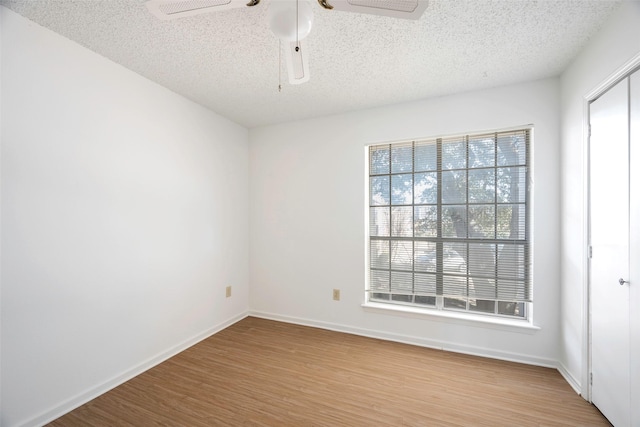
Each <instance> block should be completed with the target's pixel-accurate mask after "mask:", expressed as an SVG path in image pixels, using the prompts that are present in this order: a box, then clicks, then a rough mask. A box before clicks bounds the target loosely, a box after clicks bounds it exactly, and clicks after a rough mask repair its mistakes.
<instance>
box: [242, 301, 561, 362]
mask: <svg viewBox="0 0 640 427" xmlns="http://www.w3.org/2000/svg"><path fill="white" fill-rule="evenodd" d="M249 316H253V317H259V318H262V319H269V320H277V321H280V322H286V323H293V324H296V325H302V326H311V327H314V328H320V329H327V330H330V331H336V332H344V333H347V334H353V335H360V336H364V337H369V338H378V339H382V340H387V341H395V342H399V343H403V344H411V345H417V346H420V347H428V348H433V349H438V350H445V351H451V352H455V353H463V354H469V355H472V356H481V357H489V358H491V359H499V360H505V361H509V362H518V363H525V364H527V365H535V366H543V367H545V368H557V366H558V362H557V361H556V360H554V359H548V358H543V357H536V356H530V355H527V354H520V353H511V352H506V351H501V350H495V349H491V348H485V347H475V346H471V345H465V344H460V343H454V342H449V341H441V340H432V339H428V338H422V337H416V336H411V335H403V334H395V333H389V332H381V331H376V330H371V329H364V328H356V327H352V326H347V325H341V324H337V323H330V322H321V321H316V320H310V319H304V318H299V317H292V316H282V315H279V314H273V313H265V312H261V311H251V312H249Z"/></svg>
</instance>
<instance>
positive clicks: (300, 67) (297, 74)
mask: <svg viewBox="0 0 640 427" xmlns="http://www.w3.org/2000/svg"><path fill="white" fill-rule="evenodd" d="M283 43H284V45H283V47H284V56H285V59H286V62H287V71H288V73H289V83H291V84H292V85H297V84H300V83H305V82H308V81H309V55H308V53H307V49H306V46H305V44H304V43H303V41H302V40H300V41H298V42H295V41H294V42H290V43H289V42H283ZM296 47H297V48H298V49H296Z"/></svg>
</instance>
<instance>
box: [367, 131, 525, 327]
mask: <svg viewBox="0 0 640 427" xmlns="http://www.w3.org/2000/svg"><path fill="white" fill-rule="evenodd" d="M530 133H531V131H530V129H523V130H517V131H505V132H496V133H491V134H483V135H467V136H462V137H455V138H438V139H431V140H423V141H412V142H403V143H395V144H384V145H375V146H371V147H369V245H368V246H369V275H368V276H369V281H368V282H369V283H368V286H367V295H368V299H369V301H371V302H383V303H395V304H410V305H416V306H421V307H430V308H434V309H440V310H463V311H469V312H476V313H486V314H493V315H496V316H508V317H516V318H526V317H527V314H526V309H527V306H528V303H530V302H531V301H532V295H531V280H530V275H531V274H530V268H531V266H530V262H529V260H530V247H529V235H530V233H529V215H528V209H529V204H528V201H529V195H528V185H527V183H528V174H529V147H530Z"/></svg>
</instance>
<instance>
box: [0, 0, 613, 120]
mask: <svg viewBox="0 0 640 427" xmlns="http://www.w3.org/2000/svg"><path fill="white" fill-rule="evenodd" d="M270 1H277V0H262V2H261V3H260V5H258V6H256V7H254V8H242V9H232V10H226V11H217V12H214V13H210V14H204V15H198V16H192V17H187V18H182V19H177V20H171V21H161V20H158V19H157V18H155V17H154V16H152V15H151V14H150V13H149V12H148V10H147V8H146V7H145V5H144V3H145V1H144V0H0V4H2V5H4V6H6V7H8V8H9V9H12V10H13V11H15V12H17V13H19V14H21V15H23V16H24V17H26V18H28V19H30V20H32V21H35V22H36V23H38V24H40V25H42V26H44V27H47V28H49V29H51V30H53V31H55V32H56V33H59V34H61V35H63V36H65V37H67V38H69V39H71V40H74V41H76V42H77V43H79V44H81V45H83V46H85V47H87V48H89V49H91V50H93V51H94V52H97V53H99V54H100V55H103V56H105V57H107V58H109V59H111V60H113V61H115V62H117V63H119V64H121V65H123V66H125V67H127V68H129V69H131V70H133V71H135V72H137V73H139V74H141V75H143V76H145V77H147V78H149V79H150V80H153V81H156V82H158V83H159V84H161V85H163V86H165V87H167V88H169V89H171V90H173V91H175V92H177V93H179V94H182V95H184V96H185V97H187V98H189V99H192V100H193V101H195V102H197V103H200V104H202V105H204V106H206V107H208V108H210V109H211V110H213V111H215V112H217V113H219V114H221V115H223V116H225V117H227V118H229V119H231V120H233V121H235V122H237V123H239V124H241V125H243V126H246V127H249V128H251V127H256V126H261V125H267V124H273V123H279V122H285V121H290V120H296V119H303V118H309V117H315V116H322V115H328V114H334V113H341V112H346V111H351V110H357V109H364V108H370V107H376V106H382V105H389V104H395V103H399V102H405V101H411V100H417V99H422V98H427V97H433V96H440V95H446V94H452V93H458V92H464V91H469V90H475V89H481V88H487V87H492V86H500V85H504V84H510V83H517V82H522V81H530V80H535V79H540V78H545V77H550V76H557V75H559V74H560V73H561V72H562V71H563V70H564V68H565V67H566V66H567V65H568V64H569V63H570V61H571V60H572V59H573V57H574V56H575V55H577V53H578V52H579V51H580V49H581V48H582V47H583V46H584V45H585V44H586V43H587V41H588V40H589V38H590V37H592V36H593V35H594V34H595V33H596V31H597V30H598V29H599V28H600V27H601V25H602V24H603V23H604V21H605V20H606V18H607V17H608V16H609V15H610V13H611V12H612V11H613V10H614V9H615V8H616V7H617V6H619V4H620V1H619V0H616V1H608V0H595V1H592V0H577V1H564V0H561V1H555V0H538V1H535V0H510V1H493V0H431V1H430V2H429V7H428V8H427V9H426V11H425V13H424V15H423V16H422V18H421V19H420V20H417V21H411V20H402V19H395V18H388V17H380V16H374V15H363V14H353V13H347V12H338V11H328V10H324V9H322V8H320V7H319V6H318V4H317V2H315V1H314V4H313V5H312V6H313V11H314V23H313V28H312V30H311V34H310V35H309V36H308V37H307V39H306V42H307V50H308V52H309V56H310V60H309V63H310V74H311V80H310V81H309V82H308V83H304V84H301V85H295V86H293V85H289V83H288V80H287V73H286V64H284V58H283V59H282V65H281V66H279V55H278V52H279V47H278V40H277V39H276V38H275V36H274V35H273V34H272V33H271V32H270V30H269V28H268V22H267V21H268V19H267V12H266V10H267V8H268V6H269V3H270ZM279 70H281V73H279ZM280 74H281V77H279V75H280ZM279 81H282V91H280V92H279V91H278V84H279Z"/></svg>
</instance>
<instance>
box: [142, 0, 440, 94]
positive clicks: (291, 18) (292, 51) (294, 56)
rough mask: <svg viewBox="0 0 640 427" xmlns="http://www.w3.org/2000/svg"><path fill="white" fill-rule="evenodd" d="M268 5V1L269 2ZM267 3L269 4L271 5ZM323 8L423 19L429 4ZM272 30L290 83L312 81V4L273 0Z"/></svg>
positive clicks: (199, 7)
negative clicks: (309, 48) (309, 46)
mask: <svg viewBox="0 0 640 427" xmlns="http://www.w3.org/2000/svg"><path fill="white" fill-rule="evenodd" d="M260 1H261V0H149V1H147V2H146V5H147V8H148V9H149V11H150V12H151V13H152V14H153V15H155V16H156V17H158V18H160V19H163V20H166V19H178V18H184V17H187V16H193V15H199V14H203V13H211V12H216V11H221V10H227V9H236V8H242V7H249V8H252V7H256V6H258V4H259V3H260ZM267 1H268V0H267ZM267 1H265V3H267ZM318 4H319V5H320V7H322V8H323V9H326V10H337V11H345V12H353V13H367V14H371V15H382V16H390V17H394V18H403V19H419V18H420V16H422V14H423V13H424V10H425V9H426V8H427V5H428V1H427V0H318ZM267 7H268V8H269V10H268V14H269V27H270V28H271V31H272V32H273V33H274V34H275V36H276V37H278V38H279V39H280V40H281V41H282V43H283V44H284V53H285V59H286V62H287V71H288V75H289V83H291V84H300V83H304V82H307V81H309V56H308V52H307V50H306V48H305V47H304V44H303V39H304V38H305V37H306V36H307V35H308V34H309V32H310V31H311V26H312V24H313V10H312V7H311V4H310V2H309V0H271V2H270V4H268V5H267Z"/></svg>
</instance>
